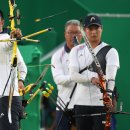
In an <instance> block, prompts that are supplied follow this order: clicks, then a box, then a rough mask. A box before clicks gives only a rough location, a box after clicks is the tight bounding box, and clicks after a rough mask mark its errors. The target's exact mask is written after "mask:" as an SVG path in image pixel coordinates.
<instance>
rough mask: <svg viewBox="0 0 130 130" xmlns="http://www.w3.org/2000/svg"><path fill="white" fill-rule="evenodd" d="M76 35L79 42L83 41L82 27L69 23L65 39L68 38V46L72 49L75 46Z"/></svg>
mask: <svg viewBox="0 0 130 130" xmlns="http://www.w3.org/2000/svg"><path fill="white" fill-rule="evenodd" d="M74 36H77V38H78V41H79V42H80V41H81V39H82V35H81V32H80V27H79V26H78V25H74V24H71V25H68V26H67V27H66V30H65V39H66V43H67V46H68V47H69V48H70V49H71V48H72V47H74V43H73V40H74Z"/></svg>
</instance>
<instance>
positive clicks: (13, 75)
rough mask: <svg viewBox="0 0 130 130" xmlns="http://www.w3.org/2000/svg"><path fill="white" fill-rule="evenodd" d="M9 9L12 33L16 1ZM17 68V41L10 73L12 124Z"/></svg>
mask: <svg viewBox="0 0 130 130" xmlns="http://www.w3.org/2000/svg"><path fill="white" fill-rule="evenodd" d="M8 2H9V9H10V15H9V19H10V24H11V25H10V28H11V31H15V30H16V28H15V20H14V9H15V7H16V4H15V1H14V0H9V1H8ZM16 66H17V41H14V42H13V54H12V61H11V71H10V77H11V85H10V92H9V105H8V119H9V122H10V123H12V117H11V105H12V98H13V94H14V87H15V85H14V82H15V78H16V71H17V69H16Z"/></svg>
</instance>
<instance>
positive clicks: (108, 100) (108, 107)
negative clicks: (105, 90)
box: [104, 96, 113, 111]
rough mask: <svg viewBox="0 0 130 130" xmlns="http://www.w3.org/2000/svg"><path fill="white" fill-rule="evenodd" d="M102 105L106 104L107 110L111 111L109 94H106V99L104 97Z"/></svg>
mask: <svg viewBox="0 0 130 130" xmlns="http://www.w3.org/2000/svg"><path fill="white" fill-rule="evenodd" d="M104 105H105V106H106V108H107V109H108V111H112V109H113V103H112V99H111V98H110V97H109V96H107V99H104Z"/></svg>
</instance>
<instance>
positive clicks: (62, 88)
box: [51, 20, 82, 130]
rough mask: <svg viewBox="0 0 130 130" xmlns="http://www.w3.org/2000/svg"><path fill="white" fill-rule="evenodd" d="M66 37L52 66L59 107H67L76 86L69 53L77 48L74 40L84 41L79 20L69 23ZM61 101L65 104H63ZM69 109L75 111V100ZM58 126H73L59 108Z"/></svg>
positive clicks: (63, 128) (60, 128)
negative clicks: (70, 72)
mask: <svg viewBox="0 0 130 130" xmlns="http://www.w3.org/2000/svg"><path fill="white" fill-rule="evenodd" d="M64 35H65V40H66V43H65V45H64V46H63V47H62V48H60V49H59V50H58V51H56V52H55V53H54V55H53V56H52V59H51V64H52V65H54V66H55V68H53V67H52V75H53V79H54V81H55V83H56V85H57V89H58V97H60V101H59V98H57V104H58V105H59V106H61V104H63V102H64V104H65V105H67V104H68V102H69V101H70V95H71V93H72V90H73V88H74V85H75V83H74V82H72V81H71V78H70V75H69V52H70V51H71V49H72V48H73V47H74V46H75V42H74V38H77V40H78V41H79V42H80V41H81V39H82V35H81V32H80V22H79V21H78V20H69V21H67V22H66V24H65V32H64ZM61 100H62V101H63V102H61ZM60 102H61V103H60ZM63 109H64V108H63ZM68 109H69V110H70V109H73V100H71V101H70V103H69V104H68ZM62 116H63V117H62ZM61 118H62V120H61ZM56 126H57V129H58V130H70V129H71V126H72V125H71V123H70V119H69V117H68V116H66V115H63V113H62V111H61V110H59V109H58V108H57V111H56Z"/></svg>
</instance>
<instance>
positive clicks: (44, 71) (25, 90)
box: [19, 64, 54, 96]
mask: <svg viewBox="0 0 130 130" xmlns="http://www.w3.org/2000/svg"><path fill="white" fill-rule="evenodd" d="M50 66H53V65H51V64H46V65H45V68H44V69H43V71H42V73H41V74H40V76H39V77H38V79H37V81H36V82H35V83H32V84H29V85H28V86H26V87H25V88H24V89H19V93H20V96H23V95H25V94H26V93H28V92H29V91H31V90H32V89H34V88H35V87H36V86H37V85H38V84H39V83H40V82H41V80H42V79H43V78H44V77H45V75H46V73H47V71H48V69H49V67H50ZM53 67H54V66H53Z"/></svg>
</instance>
